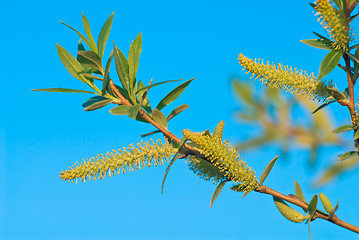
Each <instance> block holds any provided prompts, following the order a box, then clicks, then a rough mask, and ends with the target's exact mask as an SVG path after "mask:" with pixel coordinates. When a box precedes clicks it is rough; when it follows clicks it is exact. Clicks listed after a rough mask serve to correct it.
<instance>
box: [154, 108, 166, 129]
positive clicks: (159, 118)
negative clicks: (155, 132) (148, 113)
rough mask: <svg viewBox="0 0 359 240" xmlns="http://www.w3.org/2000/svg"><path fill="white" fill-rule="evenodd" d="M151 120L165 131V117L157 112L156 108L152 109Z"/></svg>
mask: <svg viewBox="0 0 359 240" xmlns="http://www.w3.org/2000/svg"><path fill="white" fill-rule="evenodd" d="M152 118H153V120H154V121H155V122H156V123H158V124H159V125H160V126H161V127H163V128H164V129H167V120H166V117H165V115H164V114H163V113H162V112H161V111H160V110H158V109H157V108H155V109H153V111H152Z"/></svg>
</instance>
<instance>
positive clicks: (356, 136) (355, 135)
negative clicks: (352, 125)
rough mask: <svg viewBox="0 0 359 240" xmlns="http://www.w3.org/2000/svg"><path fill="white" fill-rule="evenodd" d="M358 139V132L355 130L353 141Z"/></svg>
mask: <svg viewBox="0 0 359 240" xmlns="http://www.w3.org/2000/svg"><path fill="white" fill-rule="evenodd" d="M358 138H359V131H358V130H357V131H356V132H355V134H354V140H357V139H358Z"/></svg>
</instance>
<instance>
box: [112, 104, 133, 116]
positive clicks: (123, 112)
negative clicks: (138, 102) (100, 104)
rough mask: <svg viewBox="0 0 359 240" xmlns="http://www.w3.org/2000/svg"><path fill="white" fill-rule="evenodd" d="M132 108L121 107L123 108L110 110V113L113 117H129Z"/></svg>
mask: <svg viewBox="0 0 359 240" xmlns="http://www.w3.org/2000/svg"><path fill="white" fill-rule="evenodd" d="M130 108H131V106H127V105H121V106H117V107H115V108H112V109H111V110H110V113H111V114H113V115H128V114H129V112H130Z"/></svg>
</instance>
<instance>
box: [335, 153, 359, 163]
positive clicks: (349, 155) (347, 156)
mask: <svg viewBox="0 0 359 240" xmlns="http://www.w3.org/2000/svg"><path fill="white" fill-rule="evenodd" d="M350 158H355V159H358V160H359V155H358V152H357V151H349V152H346V153H344V154H341V155H339V158H338V159H337V161H344V160H347V159H350Z"/></svg>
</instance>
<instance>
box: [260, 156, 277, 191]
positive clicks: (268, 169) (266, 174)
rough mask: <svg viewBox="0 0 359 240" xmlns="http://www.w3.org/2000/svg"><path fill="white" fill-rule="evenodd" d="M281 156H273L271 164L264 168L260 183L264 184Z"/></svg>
mask: <svg viewBox="0 0 359 240" xmlns="http://www.w3.org/2000/svg"><path fill="white" fill-rule="evenodd" d="M278 157H279V156H276V157H275V158H273V159H272V160H271V161H270V162H269V164H268V165H267V167H266V168H265V169H264V171H263V173H262V175H261V178H260V180H259V184H260V185H262V184H263V182H264V180H265V179H266V178H267V176H268V174H269V173H270V171H271V170H272V168H273V165H274V163H275V162H276V161H277V159H278Z"/></svg>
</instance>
